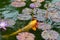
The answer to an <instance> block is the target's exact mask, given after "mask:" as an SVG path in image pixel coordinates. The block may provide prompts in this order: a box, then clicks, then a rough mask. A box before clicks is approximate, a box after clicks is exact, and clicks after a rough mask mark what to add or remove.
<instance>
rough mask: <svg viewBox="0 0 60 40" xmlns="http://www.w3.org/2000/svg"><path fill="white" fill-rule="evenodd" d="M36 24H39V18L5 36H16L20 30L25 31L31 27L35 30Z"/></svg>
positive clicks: (4, 36)
mask: <svg viewBox="0 0 60 40" xmlns="http://www.w3.org/2000/svg"><path fill="white" fill-rule="evenodd" d="M36 26H37V20H32V21H31V22H29V24H28V25H26V26H25V27H23V28H22V29H18V30H17V31H16V32H13V33H11V34H9V35H3V36H2V37H3V38H8V37H10V36H14V35H17V34H18V33H20V32H23V31H25V30H30V29H31V28H32V29H33V30H34V31H35V30H36Z"/></svg>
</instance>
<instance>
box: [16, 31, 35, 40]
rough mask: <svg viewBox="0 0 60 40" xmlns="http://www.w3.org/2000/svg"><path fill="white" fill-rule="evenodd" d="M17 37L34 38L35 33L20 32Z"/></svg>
mask: <svg viewBox="0 0 60 40" xmlns="http://www.w3.org/2000/svg"><path fill="white" fill-rule="evenodd" d="M16 37H17V39H18V40H34V38H35V36H34V34H32V33H29V32H22V33H19V34H18V35H17V36H16Z"/></svg>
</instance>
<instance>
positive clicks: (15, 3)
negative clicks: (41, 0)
mask: <svg viewBox="0 0 60 40" xmlns="http://www.w3.org/2000/svg"><path fill="white" fill-rule="evenodd" d="M11 5H12V6H13V7H24V6H25V5H26V3H25V2H17V1H14V2H12V3H11Z"/></svg>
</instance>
